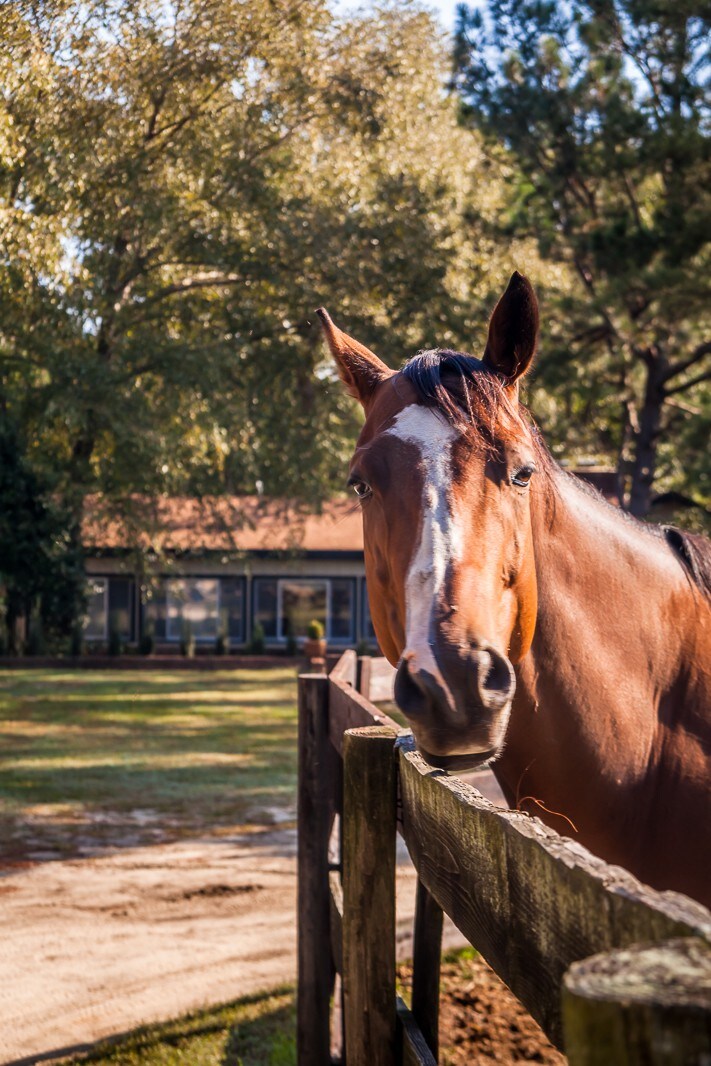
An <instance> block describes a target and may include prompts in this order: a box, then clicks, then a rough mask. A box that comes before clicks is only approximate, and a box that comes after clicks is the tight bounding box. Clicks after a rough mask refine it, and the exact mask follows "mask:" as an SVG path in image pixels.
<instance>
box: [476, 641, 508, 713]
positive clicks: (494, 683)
mask: <svg viewBox="0 0 711 1066" xmlns="http://www.w3.org/2000/svg"><path fill="white" fill-rule="evenodd" d="M476 657H477V660H478V669H477V687H478V689H479V697H480V699H481V702H482V703H483V704H484V706H485V707H487V708H488V709H489V710H496V709H498V708H500V707H505V706H506V704H507V703H509V701H510V700H511V698H512V697H513V694H514V690H515V688H516V678H515V676H514V672H513V667H512V666H511V663H510V662H509V661H508V659H507V658H506V657H505V656H504V655H500V654H499V652H498V651H495V650H494V648H486V649H482V650H480V651H478V652H477V653H476Z"/></svg>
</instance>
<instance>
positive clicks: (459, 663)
mask: <svg viewBox="0 0 711 1066" xmlns="http://www.w3.org/2000/svg"><path fill="white" fill-rule="evenodd" d="M319 315H320V317H321V321H322V324H323V328H324V332H325V335H326V339H327V341H328V344H329V347H330V349H331V352H332V354H333V356H334V358H335V360H336V363H337V365H338V369H339V373H340V375H341V378H342V379H343V382H344V384H345V385H346V387H347V389H348V391H349V392H350V393H351V394H352V395H353V396H354V397H355V398H356V399H358V400H359V402H360V403H361V405H362V406H363V408H364V411H365V416H366V418H365V424H364V426H363V429H362V432H361V434H360V437H359V439H358V443H357V446H356V449H355V452H354V455H353V458H352V461H351V464H350V476H349V479H348V484H349V485H350V486H351V488H352V489H353V491H354V492H355V494H356V495H357V496H358V498H359V500H360V504H361V507H362V511H363V530H364V540H365V565H366V577H367V583H368V595H369V599H370V609H371V615H372V619H373V625H374V627H375V632H376V634H377V637H378V641H379V643H380V646H381V648H382V649H383V651H384V653H385V655H386V656H387V658H388V659H389V660H390V662H391V663H392V664H393V665H396V666H397V676H396V683H395V697H396V700H397V702H398V704H399V706H400V707H401V708H402V710H403V711H404V713H405V714H406V716H407V718H408V721H409V722H410V724H411V726H412V729H413V732H414V735H415V739H416V741H417V743H418V746H419V747H420V750H421V751H422V752H423V754H424V755H425V756H426V758H427V759H428V761H429V762H431V763H432V764H434V765H436V766H440V767H442V768H445V769H464V768H468V767H473V766H476V765H480V764H481V763H483V762H486V761H487V760H489V759H491V758H493V757H495V756H496V755H497V754H498V753H499V752H500V751H501V749H502V746H503V743H504V737H505V734H506V728H507V724H508V719H509V715H510V711H511V704H512V699H513V695H514V689H515V683H516V682H515V676H514V669H513V667H514V665H515V664H516V663H517V662H519V661H520V660H521V659H522V658H523V656H525V655H526V653H527V651H528V650H529V647H530V645H531V641H532V638H533V631H534V627H535V621H536V611H537V587H536V570H535V564H534V555H533V543H532V533H531V512H530V507H531V495H532V493H533V492H535V471H536V464H537V461H540V456H541V454H542V452H541V449H540V447H538V446H537V441H536V437H535V434H534V432H533V430H532V428H531V426H530V424H529V422H528V420H527V418H526V414H525V411H524V409H523V408H522V407H521V405H520V404H519V396H518V385H519V381H520V379H521V377H522V375H523V374H525V372H526V371H527V369H528V367H529V365H530V363H531V360H532V358H533V355H534V351H535V347H536V341H537V334H538V307H537V302H536V297H535V294H534V292H533V289H532V287H531V285H530V283H529V282H528V280H527V279H526V278H524V277H523V276H522V275H520V274H518V273H515V274H514V275H513V277H512V278H511V281H510V282H509V285H508V288H507V290H506V292H505V293H504V295H503V296H502V298H501V300H500V301H499V303H498V304H497V306H496V309H495V310H494V313H493V315H492V318H491V321H490V324H489V334H488V339H487V344H486V347H485V350H484V353H483V355H482V357H481V359H478V358H475V357H474V356H471V355H466V354H464V353H461V352H452V351H443V350H435V351H431V352H423V353H420V354H419V355H416V356H415V357H414V358H413V359H411V360H410V361H409V362H408V363H407V364H406V365H405V367H404V368H403V369H402V370H401V371H399V372H396V371H393V370H391V369H390V368H389V367H388V366H386V365H385V363H383V362H382V361H381V360H380V359H379V358H378V357H377V356H376V355H374V354H373V352H371V351H369V349H367V348H366V347H364V346H363V345H362V344H360V343H359V342H357V341H355V340H353V339H352V338H351V337H349V336H348V335H347V334H345V333H343V332H342V331H341V330H340V329H338V327H337V326H335V325H334V323H333V322H332V321H331V319H330V318H329V316H328V315H327V313H326V312H325V311H323V310H320V311H319Z"/></svg>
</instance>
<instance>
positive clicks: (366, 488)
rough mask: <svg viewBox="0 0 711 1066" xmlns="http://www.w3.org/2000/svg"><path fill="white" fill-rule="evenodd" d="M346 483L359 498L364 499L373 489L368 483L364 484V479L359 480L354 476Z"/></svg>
mask: <svg viewBox="0 0 711 1066" xmlns="http://www.w3.org/2000/svg"><path fill="white" fill-rule="evenodd" d="M348 484H349V485H350V487H351V488H352V489H353V491H354V492H355V494H356V496H357V497H358V499H359V500H366V499H367V498H368V496H370V495H371V493H372V491H373V490H372V489H371V487H370V485H366V483H365V481H361V480H360V478H354V479H353V481H349V482H348Z"/></svg>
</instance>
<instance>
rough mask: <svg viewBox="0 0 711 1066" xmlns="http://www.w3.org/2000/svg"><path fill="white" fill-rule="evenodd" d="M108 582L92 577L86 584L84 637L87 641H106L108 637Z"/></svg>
mask: <svg viewBox="0 0 711 1066" xmlns="http://www.w3.org/2000/svg"><path fill="white" fill-rule="evenodd" d="M108 584H109V583H108V580H107V579H106V578H105V577H93V578H90V579H89V581H88V582H87V590H86V615H85V617H84V635H85V637H86V639H87V640H106V637H107V636H108V625H107V622H108V610H107V605H108V595H107V593H108Z"/></svg>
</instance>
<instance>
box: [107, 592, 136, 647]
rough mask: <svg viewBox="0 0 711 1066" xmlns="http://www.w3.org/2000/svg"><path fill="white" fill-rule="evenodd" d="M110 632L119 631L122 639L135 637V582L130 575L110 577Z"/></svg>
mask: <svg viewBox="0 0 711 1066" xmlns="http://www.w3.org/2000/svg"><path fill="white" fill-rule="evenodd" d="M108 584H109V633H111V632H113V631H115V632H117V633H118V634H119V635H120V636H121V639H122V640H131V639H132V638H133V604H134V598H133V597H134V584H133V581H132V579H131V578H129V577H110V578H109V581H108Z"/></svg>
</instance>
